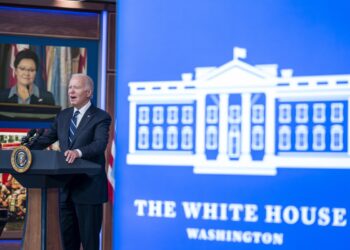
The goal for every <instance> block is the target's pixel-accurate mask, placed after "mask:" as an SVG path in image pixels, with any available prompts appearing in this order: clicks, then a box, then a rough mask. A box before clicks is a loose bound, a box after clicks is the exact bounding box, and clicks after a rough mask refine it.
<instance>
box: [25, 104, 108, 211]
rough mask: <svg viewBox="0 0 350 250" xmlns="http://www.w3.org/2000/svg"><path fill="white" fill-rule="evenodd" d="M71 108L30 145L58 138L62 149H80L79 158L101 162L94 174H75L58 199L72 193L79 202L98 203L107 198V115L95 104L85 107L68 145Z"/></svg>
mask: <svg viewBox="0 0 350 250" xmlns="http://www.w3.org/2000/svg"><path fill="white" fill-rule="evenodd" d="M73 110H74V109H73V108H67V109H65V110H63V111H61V112H60V113H59V114H58V115H57V117H56V119H55V122H54V123H53V125H52V127H51V129H50V130H48V131H47V133H45V134H44V135H42V136H41V137H39V138H38V140H37V141H36V142H35V143H34V144H33V145H32V147H31V148H32V149H40V148H41V149H42V148H46V147H48V146H49V145H51V144H52V143H54V142H55V141H57V140H58V141H59V143H60V148H61V151H62V152H65V151H66V150H68V149H79V150H81V152H82V159H84V160H88V161H92V162H95V163H98V164H99V165H101V171H100V173H99V174H98V175H94V176H87V175H83V176H77V177H75V178H73V180H72V181H71V182H69V183H68V184H67V185H66V187H64V188H63V189H62V190H61V193H60V200H61V201H65V200H67V198H68V196H71V198H72V200H73V202H75V203H78V204H100V203H103V202H106V201H107V177H106V172H105V154H104V151H105V149H106V146H107V143H108V132H109V126H110V124H111V117H110V115H109V114H108V113H107V112H105V111H103V110H101V109H99V108H96V107H94V106H93V105H91V106H90V108H89V109H88V110H87V111H86V113H85V114H84V116H83V118H82V119H81V122H80V123H79V126H78V128H77V131H76V134H75V137H74V139H73V141H72V145H71V146H69V145H68V130H69V123H70V119H71V117H72V116H73Z"/></svg>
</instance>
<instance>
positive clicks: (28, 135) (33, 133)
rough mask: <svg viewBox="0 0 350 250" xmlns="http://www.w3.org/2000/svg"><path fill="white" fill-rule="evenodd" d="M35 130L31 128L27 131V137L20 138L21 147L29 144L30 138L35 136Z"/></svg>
mask: <svg viewBox="0 0 350 250" xmlns="http://www.w3.org/2000/svg"><path fill="white" fill-rule="evenodd" d="M35 132H36V129H35V128H33V129H31V130H29V131H28V133H27V135H26V136H24V137H22V139H21V145H25V144H27V143H28V142H29V140H30V138H32V137H33V136H34V135H35Z"/></svg>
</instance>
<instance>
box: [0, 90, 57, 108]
mask: <svg viewBox="0 0 350 250" xmlns="http://www.w3.org/2000/svg"><path fill="white" fill-rule="evenodd" d="M10 90H11V88H9V89H4V90H2V91H0V102H4V103H18V96H17V95H13V96H11V98H9V94H10ZM39 96H40V97H39V98H38V97H36V96H35V95H31V97H30V104H45V105H55V99H54V98H53V95H52V93H51V92H48V91H45V90H42V89H39Z"/></svg>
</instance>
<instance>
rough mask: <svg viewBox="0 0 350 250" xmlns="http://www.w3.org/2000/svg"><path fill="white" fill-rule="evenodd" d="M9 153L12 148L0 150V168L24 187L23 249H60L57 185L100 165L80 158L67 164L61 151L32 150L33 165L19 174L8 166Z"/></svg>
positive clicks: (93, 170) (98, 167)
mask: <svg viewBox="0 0 350 250" xmlns="http://www.w3.org/2000/svg"><path fill="white" fill-rule="evenodd" d="M11 153H12V150H0V172H1V173H10V174H11V175H13V177H14V178H16V179H17V181H19V182H20V183H21V184H22V185H23V186H24V187H26V188H27V211H26V218H25V226H24V236H23V240H22V249H23V250H38V249H41V250H46V249H47V250H62V249H63V247H62V240H61V233H60V224H59V203H58V202H59V200H58V199H59V197H58V188H60V187H63V186H64V185H65V184H66V183H67V182H69V181H70V180H71V179H72V178H73V177H74V176H75V175H81V174H87V175H95V174H98V173H99V172H100V171H101V166H100V165H98V164H96V163H93V162H89V161H85V160H82V159H76V160H75V162H74V163H73V164H68V163H67V162H66V161H65V157H64V155H63V153H61V152H58V151H42V150H31V153H32V165H31V167H30V169H29V170H28V171H27V172H25V173H22V174H19V173H17V172H15V171H14V170H13V168H12V166H11Z"/></svg>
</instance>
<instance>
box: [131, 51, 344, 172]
mask: <svg viewBox="0 0 350 250" xmlns="http://www.w3.org/2000/svg"><path fill="white" fill-rule="evenodd" d="M233 54H234V56H233V60H232V61H229V62H228V63H226V64H224V65H222V66H220V67H204V68H203V67H200V68H196V69H195V74H194V76H193V74H190V73H186V74H183V75H182V81H157V82H130V83H129V88H130V95H129V104H130V107H129V108H130V113H129V115H130V120H129V152H128V155H127V163H128V164H129V165H159V166H179V167H181V166H193V167H194V173H198V174H199V173H202V174H251V175H275V174H276V173H277V169H278V168H330V169H334V168H338V169H339V168H343V169H350V146H349V143H350V135H349V129H348V126H349V125H348V117H349V116H348V114H349V112H350V108H349V99H350V86H349V85H350V74H349V75H322V76H302V77H299V76H298V77H294V76H293V71H292V70H290V69H284V70H280V71H279V70H278V65H276V64H267V65H254V66H253V65H249V64H247V63H245V62H244V61H242V59H244V58H245V56H246V50H245V49H243V48H237V47H235V48H234V53H233Z"/></svg>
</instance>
